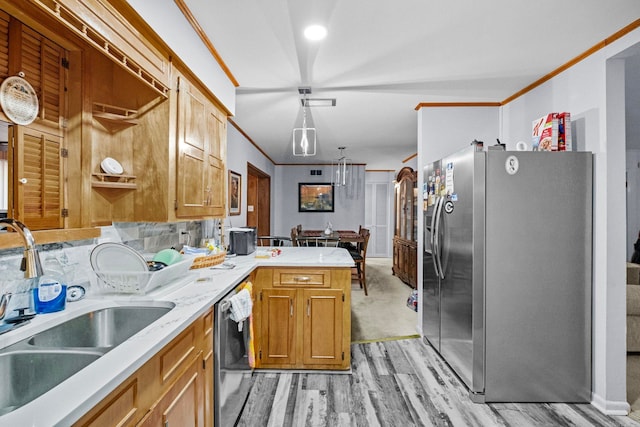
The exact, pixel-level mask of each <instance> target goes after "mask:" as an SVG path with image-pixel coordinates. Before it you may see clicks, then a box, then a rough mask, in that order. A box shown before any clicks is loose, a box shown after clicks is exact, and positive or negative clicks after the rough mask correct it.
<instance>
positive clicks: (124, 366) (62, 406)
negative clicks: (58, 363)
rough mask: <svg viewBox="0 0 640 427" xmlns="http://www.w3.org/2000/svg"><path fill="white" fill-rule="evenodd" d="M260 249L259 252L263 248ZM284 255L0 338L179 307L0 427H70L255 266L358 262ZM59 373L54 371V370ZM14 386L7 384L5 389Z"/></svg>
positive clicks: (330, 252)
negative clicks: (156, 304) (111, 314)
mask: <svg viewBox="0 0 640 427" xmlns="http://www.w3.org/2000/svg"><path fill="white" fill-rule="evenodd" d="M259 249H260V248H259ZM280 249H282V254H281V255H279V256H277V257H273V258H268V259H263V258H256V257H255V254H251V255H248V256H238V257H235V258H230V259H229V260H228V262H232V263H234V264H236V267H235V268H233V269H230V270H221V269H210V268H203V269H197V270H190V271H189V273H188V274H187V277H185V278H183V279H180V280H179V281H177V282H174V283H172V284H171V285H168V286H166V287H163V288H160V289H156V290H154V291H152V292H151V293H149V294H148V295H144V296H143V295H104V294H94V295H92V294H91V293H90V292H89V293H88V294H87V297H86V298H84V299H83V300H81V301H78V302H72V303H67V307H66V309H65V310H64V311H61V312H57V313H50V314H39V315H37V316H36V317H35V318H34V319H32V320H31V322H30V323H29V324H28V325H25V326H22V327H20V328H17V329H16V330H14V331H11V332H8V333H6V334H4V335H0V346H2V347H3V348H4V347H6V346H8V345H11V344H13V343H16V342H18V341H21V340H23V339H25V338H28V337H30V336H31V335H33V334H35V333H38V332H40V331H42V330H45V329H48V328H50V327H52V326H55V325H57V324H60V323H63V322H64V321H66V320H68V319H71V318H74V317H76V316H78V315H81V314H84V313H86V312H89V311H93V310H97V309H100V308H106V307H111V306H113V305H117V304H118V303H120V302H124V303H130V302H135V301H170V302H173V303H175V308H173V309H172V310H171V311H169V312H168V313H167V314H166V315H164V316H163V317H161V318H160V319H159V320H157V321H155V322H154V323H152V324H151V325H150V326H148V327H147V328H145V329H143V330H142V331H140V332H139V333H137V334H136V335H134V336H132V337H131V338H129V339H128V340H127V341H125V342H124V343H122V344H120V345H119V346H117V347H115V348H114V349H113V350H111V351H110V352H108V353H107V354H105V355H104V356H102V357H100V358H99V359H98V360H96V361H95V362H93V363H91V364H90V365H89V366H87V367H86V368H84V369H82V370H80V371H79V372H78V373H77V374H75V375H73V376H72V377H70V378H69V379H67V380H66V381H64V382H62V383H61V384H59V385H58V386H56V387H55V388H53V389H51V390H49V391H48V392H47V393H45V394H43V395H42V396H40V397H38V398H37V399H35V400H33V401H32V402H31V403H29V404H27V405H24V406H23V407H21V408H18V409H16V410H15V411H13V412H10V413H8V414H6V415H4V416H0V425H3V426H4V425H6V426H10V425H14V426H18V425H20V426H33V427H40V426H42V427H45V426H46V427H49V426H52V425H65V426H66V425H70V424H72V423H73V422H75V421H77V420H78V419H79V418H80V417H81V416H82V415H84V414H85V413H86V412H88V411H89V410H90V409H91V408H93V407H94V406H95V405H96V404H98V403H99V402H100V401H101V400H102V399H103V398H104V397H106V396H107V395H108V394H109V393H110V392H111V391H112V390H114V389H115V388H116V387H117V386H118V385H119V384H120V383H121V382H122V381H124V380H125V379H126V378H128V377H129V376H130V375H131V374H133V373H134V372H135V371H136V370H137V369H138V368H140V367H141V366H142V365H144V364H145V363H146V362H147V361H148V360H149V359H150V358H151V357H152V356H153V355H154V354H156V353H157V352H158V351H159V350H160V349H162V347H164V346H165V345H166V344H168V343H169V342H170V341H171V340H172V339H173V338H175V337H176V336H177V335H179V334H180V332H182V331H183V330H184V329H185V328H186V327H187V326H189V325H190V324H191V323H193V321H194V320H196V319H197V318H198V317H199V316H200V315H202V314H203V313H205V312H206V311H207V310H208V309H209V308H210V307H212V305H213V304H215V303H216V302H217V301H219V300H220V299H221V298H222V297H224V296H225V295H226V294H227V293H228V292H229V291H231V290H232V289H233V288H234V287H235V286H236V285H238V284H239V283H240V282H241V281H242V280H243V279H244V278H246V277H247V276H248V275H249V274H250V273H251V272H252V271H253V270H254V269H255V268H256V267H259V266H274V267H276V266H279V267H296V266H300V267H302V266H306V267H315V268H318V267H351V266H353V265H354V264H353V260H352V258H351V256H350V255H349V253H348V252H347V251H346V250H345V249H341V248H294V247H283V248H280ZM52 369H55V366H52ZM7 386H10V385H9V384H4V385H3V387H7Z"/></svg>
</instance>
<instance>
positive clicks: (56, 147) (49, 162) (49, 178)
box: [9, 126, 64, 231]
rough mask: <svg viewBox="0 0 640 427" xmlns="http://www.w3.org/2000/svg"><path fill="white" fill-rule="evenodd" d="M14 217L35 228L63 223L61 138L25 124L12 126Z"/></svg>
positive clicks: (55, 226) (48, 227)
mask: <svg viewBox="0 0 640 427" xmlns="http://www.w3.org/2000/svg"><path fill="white" fill-rule="evenodd" d="M9 139H10V140H11V141H12V144H11V145H12V149H11V155H12V156H13V165H14V168H13V179H12V186H11V190H12V191H11V193H10V195H9V196H10V199H12V200H13V202H14V205H13V206H10V207H11V208H13V210H14V214H12V215H13V217H14V218H16V219H18V220H20V221H22V222H23V223H24V224H26V225H27V226H28V227H29V228H30V229H31V230H32V231H33V230H43V229H52V228H62V227H63V217H62V208H63V202H64V198H63V191H62V189H63V163H62V157H61V155H60V150H61V148H62V138H61V137H59V136H56V135H51V134H48V133H45V132H42V131H39V130H35V129H31V128H29V127H25V126H9Z"/></svg>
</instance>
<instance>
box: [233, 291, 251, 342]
mask: <svg viewBox="0 0 640 427" xmlns="http://www.w3.org/2000/svg"><path fill="white" fill-rule="evenodd" d="M229 303H230V304H231V307H230V308H229V310H230V311H231V315H230V316H229V317H231V320H233V321H234V322H238V332H242V324H243V322H244V321H245V320H246V319H247V318H248V317H249V316H251V309H252V308H253V301H251V293H250V292H249V291H248V290H247V289H242V290H241V291H240V292H238V293H237V294H235V295H234V296H232V297H231V298H229Z"/></svg>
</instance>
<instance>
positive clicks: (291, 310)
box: [289, 299, 293, 317]
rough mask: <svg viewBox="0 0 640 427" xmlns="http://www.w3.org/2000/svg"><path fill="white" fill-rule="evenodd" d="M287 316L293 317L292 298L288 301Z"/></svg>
mask: <svg viewBox="0 0 640 427" xmlns="http://www.w3.org/2000/svg"><path fill="white" fill-rule="evenodd" d="M289 316H291V317H293V299H292V300H290V301H289Z"/></svg>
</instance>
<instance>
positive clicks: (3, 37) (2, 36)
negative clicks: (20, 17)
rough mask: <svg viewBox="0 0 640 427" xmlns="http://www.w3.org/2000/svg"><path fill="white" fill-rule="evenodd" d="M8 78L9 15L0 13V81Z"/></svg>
mask: <svg viewBox="0 0 640 427" xmlns="http://www.w3.org/2000/svg"><path fill="white" fill-rule="evenodd" d="M8 76H9V15H8V14H6V13H5V12H3V11H0V80H4V79H6V78H7V77H8Z"/></svg>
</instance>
